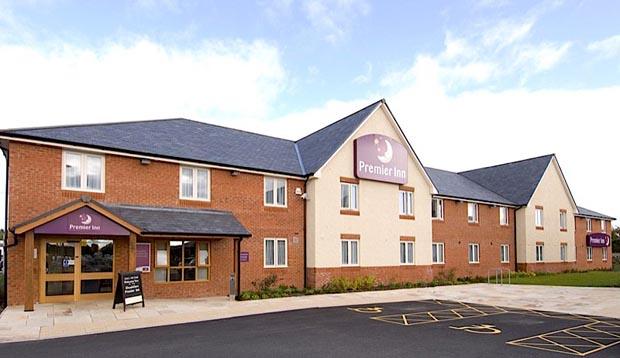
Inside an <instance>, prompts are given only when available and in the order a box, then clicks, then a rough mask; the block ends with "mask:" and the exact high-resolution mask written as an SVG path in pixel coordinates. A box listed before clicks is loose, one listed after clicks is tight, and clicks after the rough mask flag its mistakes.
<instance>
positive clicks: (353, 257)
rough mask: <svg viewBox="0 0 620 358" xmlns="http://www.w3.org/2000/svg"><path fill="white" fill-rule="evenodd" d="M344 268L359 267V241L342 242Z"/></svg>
mask: <svg viewBox="0 0 620 358" xmlns="http://www.w3.org/2000/svg"><path fill="white" fill-rule="evenodd" d="M340 245H341V253H342V261H341V264H342V266H357V265H359V240H341V241H340Z"/></svg>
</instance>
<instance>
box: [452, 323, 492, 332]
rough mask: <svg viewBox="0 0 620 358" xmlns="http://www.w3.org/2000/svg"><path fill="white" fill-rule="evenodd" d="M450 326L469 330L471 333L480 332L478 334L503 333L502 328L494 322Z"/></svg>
mask: <svg viewBox="0 0 620 358" xmlns="http://www.w3.org/2000/svg"><path fill="white" fill-rule="evenodd" d="M450 328H452V329H456V330H460V331H465V332H469V333H478V334H500V333H502V330H501V329H499V328H497V327H495V326H494V325H492V324H472V325H469V326H460V327H454V326H450Z"/></svg>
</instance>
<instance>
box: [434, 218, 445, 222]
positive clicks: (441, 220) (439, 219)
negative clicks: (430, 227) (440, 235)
mask: <svg viewBox="0 0 620 358" xmlns="http://www.w3.org/2000/svg"><path fill="white" fill-rule="evenodd" d="M433 221H440V222H443V218H433Z"/></svg>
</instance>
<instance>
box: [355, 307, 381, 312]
mask: <svg viewBox="0 0 620 358" xmlns="http://www.w3.org/2000/svg"><path fill="white" fill-rule="evenodd" d="M348 309H349V310H351V311H354V312H359V313H381V312H383V308H381V307H358V308H354V307H349V308H348Z"/></svg>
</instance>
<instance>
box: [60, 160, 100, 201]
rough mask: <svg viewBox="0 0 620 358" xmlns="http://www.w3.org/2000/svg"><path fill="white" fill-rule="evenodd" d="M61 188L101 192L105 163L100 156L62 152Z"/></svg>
mask: <svg viewBox="0 0 620 358" xmlns="http://www.w3.org/2000/svg"><path fill="white" fill-rule="evenodd" d="M62 161H63V165H62V177H63V180H62V188H63V189H70V190H81V191H93V192H103V189H104V188H103V186H104V178H105V175H104V167H105V161H104V157H103V156H102V155H97V154H90V153H79V152H69V151H64V152H63V156H62Z"/></svg>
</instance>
